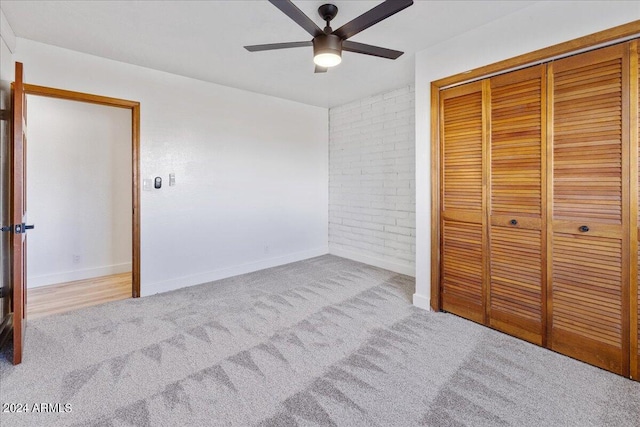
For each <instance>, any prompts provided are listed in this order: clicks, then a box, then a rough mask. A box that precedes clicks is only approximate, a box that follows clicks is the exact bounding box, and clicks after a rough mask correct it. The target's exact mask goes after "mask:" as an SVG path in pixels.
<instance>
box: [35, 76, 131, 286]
mask: <svg viewBox="0 0 640 427" xmlns="http://www.w3.org/2000/svg"><path fill="white" fill-rule="evenodd" d="M24 93H25V95H36V96H44V97H48V98H57V99H65V100H68V101H79V102H87V103H90V104H98V105H105V106H107V107H116V108H125V109H129V110H131V150H132V151H131V164H132V193H131V194H132V208H133V209H132V222H131V223H132V242H131V243H132V261H131V273H132V278H131V279H132V280H131V296H132V297H133V298H138V297H139V296H140V103H139V102H138V101H129V100H126V99H118V98H110V97H106V96H100V95H92V94H88V93H82V92H73V91H69V90H63V89H54V88H50V87H44V86H37V85H31V84H25V85H24Z"/></svg>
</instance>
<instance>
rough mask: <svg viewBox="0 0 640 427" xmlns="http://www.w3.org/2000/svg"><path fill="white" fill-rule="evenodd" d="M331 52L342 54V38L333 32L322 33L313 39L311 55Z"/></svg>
mask: <svg viewBox="0 0 640 427" xmlns="http://www.w3.org/2000/svg"><path fill="white" fill-rule="evenodd" d="M322 53H333V54H335V55H338V56H342V39H341V38H340V37H338V36H336V35H333V34H322V35H319V36H317V37H314V39H313V55H314V56H317V55H320V54H322Z"/></svg>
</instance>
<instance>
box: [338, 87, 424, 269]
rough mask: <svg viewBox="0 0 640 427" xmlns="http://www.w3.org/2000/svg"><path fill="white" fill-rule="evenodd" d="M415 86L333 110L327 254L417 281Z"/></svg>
mask: <svg viewBox="0 0 640 427" xmlns="http://www.w3.org/2000/svg"><path fill="white" fill-rule="evenodd" d="M414 140H415V122H414V90H413V86H405V87H403V88H400V89H397V90H393V91H389V92H386V93H381V94H378V95H374V96H370V97H367V98H364V99H361V100H358V101H355V102H351V103H349V104H346V105H342V106H339V107H335V108H331V109H330V110H329V251H330V252H331V253H332V254H335V255H338V256H343V257H345V258H351V259H354V260H357V261H361V262H365V263H368V264H371V265H375V266H378V267H381V268H386V269H389V270H392V271H396V272H398V273H403V274H408V275H411V276H413V275H414V274H415V143H414V142H415V141H414Z"/></svg>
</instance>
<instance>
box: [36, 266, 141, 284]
mask: <svg viewBox="0 0 640 427" xmlns="http://www.w3.org/2000/svg"><path fill="white" fill-rule="evenodd" d="M127 271H131V263H130V262H125V263H122V264H113V265H106V266H103V267H94V268H85V269H82V270H74V271H64V272H62V273H53V274H43V275H41V276H30V275H28V274H27V288H29V289H30V288H38V287H40V286H48V285H55V284H58V283H66V282H73V281H75V280H84V279H91V278H93V277H102V276H110V275H112V274H120V273H126V272H127Z"/></svg>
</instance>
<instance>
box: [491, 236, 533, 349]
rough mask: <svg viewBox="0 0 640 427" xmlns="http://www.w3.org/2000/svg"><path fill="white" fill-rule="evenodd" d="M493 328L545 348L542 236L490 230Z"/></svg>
mask: <svg viewBox="0 0 640 427" xmlns="http://www.w3.org/2000/svg"><path fill="white" fill-rule="evenodd" d="M490 240H491V285H490V286H491V287H490V289H491V313H490V320H489V322H490V325H491V326H492V327H494V328H496V329H499V330H501V331H504V332H506V333H509V334H511V335H515V336H517V337H519V338H522V339H525V340H527V341H530V342H533V343H535V344H539V345H540V344H542V336H543V330H542V318H543V313H542V295H541V277H542V271H543V265H542V250H541V242H542V233H541V231H540V230H539V229H538V230H527V229H518V228H508V227H492V228H491V238H490Z"/></svg>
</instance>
